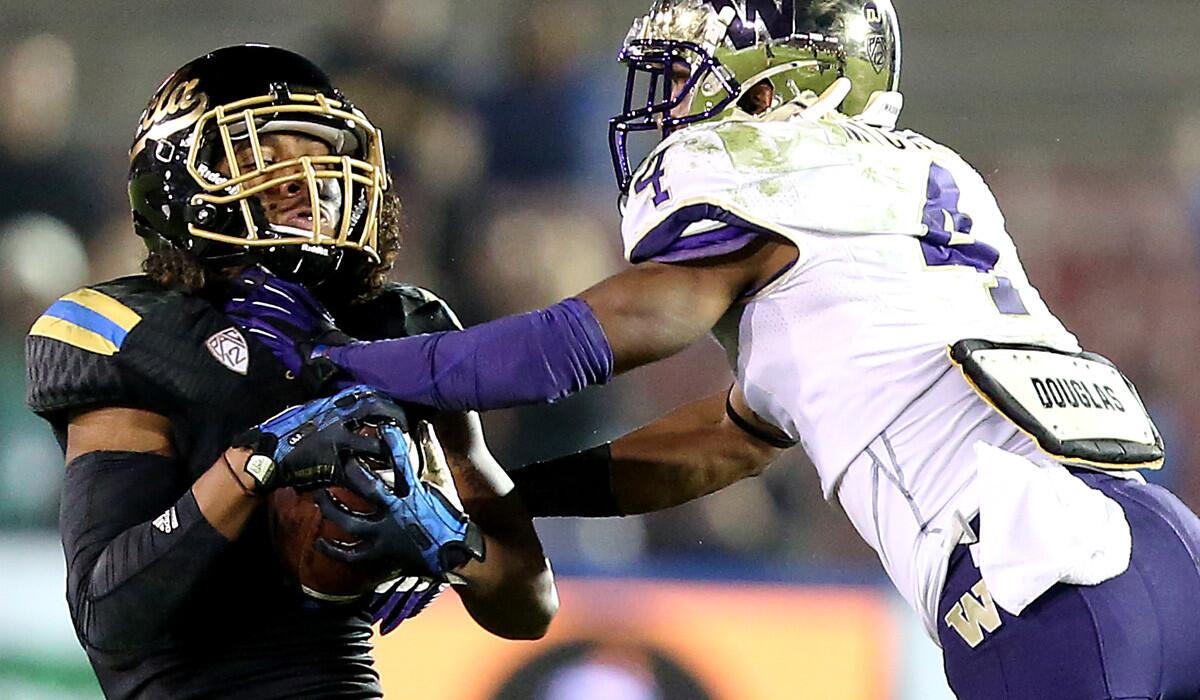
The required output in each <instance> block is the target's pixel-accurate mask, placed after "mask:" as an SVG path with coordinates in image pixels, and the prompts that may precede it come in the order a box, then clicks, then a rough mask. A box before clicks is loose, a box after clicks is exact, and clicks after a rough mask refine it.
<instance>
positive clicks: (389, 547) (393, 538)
mask: <svg viewBox="0 0 1200 700" xmlns="http://www.w3.org/2000/svg"><path fill="white" fill-rule="evenodd" d="M379 435H380V437H382V438H383V441H384V442H385V443H386V444H387V446H388V448H389V449H390V452H391V455H390V459H391V462H392V464H393V474H394V482H393V486H392V487H389V486H388V485H387V484H386V483H385V482H384V480H383V479H382V478H381V477H380V476H379V475H378V474H376V473H375V472H373V471H371V470H370V469H367V468H366V467H364V466H363V465H362V463H361V462H360V461H359V460H357V459H353V458H351V459H348V460H346V462H345V463H344V466H343V473H342V475H341V485H342V486H345V487H346V488H349V489H350V490H351V491H354V492H355V493H357V494H359V495H360V496H362V497H363V498H366V499H367V500H369V501H371V502H372V503H373V504H374V505H375V508H376V510H375V511H374V512H373V513H369V514H364V513H359V512H355V511H352V510H350V509H348V508H346V507H345V506H343V505H342V504H341V503H340V502H338V501H337V500H335V499H334V498H333V497H331V496H330V495H329V492H328V491H320V492H318V493H317V495H316V501H317V505H318V506H319V507H320V508H321V513H322V514H323V515H324V516H325V518H326V519H327V520H329V521H330V522H332V523H333V524H334V525H337V526H338V527H340V528H342V529H343V530H345V531H346V532H347V533H349V534H350V535H351V536H352V537H354V538H356V541H355V542H354V543H352V544H347V543H342V542H335V541H332V540H327V539H319V540H317V547H318V549H320V550H321V551H322V552H323V553H324V554H326V555H327V556H329V557H332V558H334V559H340V560H341V561H345V562H348V563H351V564H356V563H359V562H373V563H379V564H382V565H385V566H389V567H392V568H393V569H394V570H395V571H397V572H403V573H404V574H406V575H409V576H411V575H420V576H426V577H429V578H432V579H435V580H437V581H448V582H451V583H461V582H462V579H460V578H458V577H457V576H456V575H455V574H454V573H453V569H455V568H457V567H459V566H461V565H463V564H465V563H467V561H469V560H471V559H478V560H480V561H482V560H483V558H484V544H483V533H482V532H480V531H479V528H478V527H477V526H476V525H475V523H473V522H471V521H470V519H469V518H468V517H467V515H466V514H465V513H464V512H463V511H462V510H461V509H460V508H459V507H458V506H456V505H455V504H454V503H452V502H451V501H450V499H449V498H447V497H446V495H445V494H443V493H442V492H441V490H440V489H438V488H437V487H436V486H434V485H432V484H430V483H428V482H426V481H424V480H422V479H421V478H420V476H419V474H418V473H417V465H415V464H414V463H413V462H414V458H413V457H412V456H411V455H410V450H409V445H410V443H409V440H408V436H407V435H406V434H405V432H404V431H403V430H402V429H401V428H399V427H397V426H394V425H381V426H380V427H379ZM414 452H415V450H414Z"/></svg>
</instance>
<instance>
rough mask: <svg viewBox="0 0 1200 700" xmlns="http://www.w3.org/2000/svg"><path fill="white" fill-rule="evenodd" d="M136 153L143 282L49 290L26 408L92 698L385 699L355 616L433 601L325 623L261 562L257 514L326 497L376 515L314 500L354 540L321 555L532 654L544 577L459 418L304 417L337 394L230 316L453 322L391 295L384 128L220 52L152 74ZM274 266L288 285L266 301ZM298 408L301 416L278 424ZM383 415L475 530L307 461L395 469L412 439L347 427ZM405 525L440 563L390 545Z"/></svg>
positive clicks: (348, 400) (516, 512)
mask: <svg viewBox="0 0 1200 700" xmlns="http://www.w3.org/2000/svg"><path fill="white" fill-rule="evenodd" d="M130 158H131V160H130V181H129V192H130V198H131V203H132V207H133V217H134V228H135V230H136V232H137V233H138V234H139V235H140V236H142V237H143V238H144V239H145V242H146V244H147V246H148V248H149V251H150V252H149V256H148V258H147V260H146V263H145V266H144V267H145V271H146V274H145V275H138V276H133V277H126V278H122V279H117V280H112V281H110V282H105V283H103V284H98V285H94V286H91V287H88V288H84V289H80V290H78V291H75V292H72V293H70V294H67V295H66V296H64V297H62V298H61V299H60V300H59V301H57V302H56V303H55V304H54V305H52V306H51V307H50V308H49V309H48V310H47V311H46V312H45V313H44V314H43V315H42V317H41V318H39V319H38V321H37V322H36V323H35V324H34V326H33V328H32V329H31V331H30V334H29V337H28V339H27V346H26V347H27V365H28V375H29V396H28V399H29V404H30V406H31V407H32V408H33V410H34V411H35V412H37V413H38V414H39V415H41V416H42V417H44V418H45V419H46V420H47V421H48V422H49V423H50V424H51V426H52V428H53V430H54V432H55V435H56V437H57V438H58V440H59V442H60V444H61V445H62V447H63V450H64V453H65V458H66V462H67V469H66V476H65V484H64V487H63V488H64V491H63V497H62V509H61V528H62V535H63V545H64V549H65V553H66V558H67V568H68V585H67V597H68V604H69V606H70V610H71V615H72V619H73V620H74V623H75V628H76V632H77V634H78V636H79V639H80V642H81V643H82V645H83V647H84V649H85V650H86V651H87V654H88V657H89V659H90V661H91V663H92V666H93V668H94V669H95V671H96V674H97V676H98V678H99V680H100V684H101V687H102V688H103V690H104V692H105V694H106V695H107V696H109V697H114V698H132V697H156V698H157V697H171V698H190V697H223V698H231V697H246V698H269V697H279V698H283V697H287V698H294V697H342V698H360V697H379V696H380V694H381V691H380V687H379V681H378V675H377V673H376V672H375V671H374V669H373V668H372V661H371V657H370V651H371V645H370V636H371V629H370V625H371V623H372V617H373V615H372V613H373V612H374V613H375V618H376V619H379V617H380V615H386V616H387V619H386V620H384V622H385V625H386V626H387V627H388V628H389V629H390V627H392V626H394V625H395V624H396V622H398V620H400V619H402V618H403V617H405V616H408V615H411V614H413V613H414V611H416V610H419V609H420V607H422V605H423V603H425V602H427V600H428V597H429V595H428V594H425V595H423V596H419V597H416V598H414V596H413V595H412V591H411V590H410V591H409V592H408V593H404V592H400V591H397V592H395V593H394V594H393V595H391V596H390V597H386V598H384V599H382V600H379V599H377V600H367V599H365V598H364V599H362V600H360V601H357V602H353V603H349V604H342V605H331V604H328V603H320V604H318V603H316V602H314V601H313V600H312V599H310V598H307V597H305V596H304V595H303V594H302V593H301V592H300V588H299V587H298V586H297V585H296V584H295V582H294V581H292V580H291V579H290V577H289V575H288V574H287V573H286V572H285V569H284V567H283V566H282V565H281V564H280V563H279V562H278V560H277V558H276V557H275V556H274V554H273V552H272V550H271V548H272V544H271V539H270V534H269V532H268V519H267V513H266V512H265V511H266V510H267V508H266V507H264V505H263V503H264V500H265V498H264V496H265V495H266V494H267V493H268V492H269V491H270V490H272V489H274V488H277V487H281V486H308V487H312V486H319V485H322V484H327V483H330V481H331V480H333V479H335V478H340V479H342V480H343V481H342V483H344V484H345V485H346V486H347V487H348V488H352V489H355V490H358V491H359V492H360V493H362V494H363V495H364V496H367V497H370V498H372V499H374V500H375V501H376V502H377V503H379V504H380V505H381V506H384V508H385V510H383V515H380V516H377V517H374V518H371V519H362V518H359V519H357V520H355V519H353V518H352V517H351V516H350V515H349V514H347V513H345V512H343V511H342V510H341V508H340V507H339V506H338V504H337V503H336V502H333V501H332V499H329V498H328V497H324V498H322V496H321V495H318V498H317V500H318V502H319V503H320V505H321V508H322V510H323V511H324V512H325V513H327V515H328V517H331V518H333V519H335V521H337V520H340V522H341V523H342V524H344V525H345V526H346V529H349V530H351V532H352V533H353V534H354V535H356V536H358V537H359V539H360V544H359V546H358V547H356V548H354V549H353V550H346V549H345V548H344V547H342V546H341V545H339V544H338V543H332V542H323V543H322V546H323V547H324V548H326V549H329V550H334V549H337V550H339V551H340V552H341V553H342V555H343V556H344V557H351V558H354V559H355V560H356V561H364V562H373V563H375V564H380V563H381V562H382V563H383V564H390V565H392V566H393V567H395V566H398V565H401V564H403V565H405V566H415V569H413V568H406V569H404V571H405V572H406V573H409V572H411V573H420V574H425V575H428V576H430V577H433V578H440V579H442V580H449V581H453V582H454V583H456V584H460V585H456V586H455V588H456V590H457V591H458V593H459V595H460V597H461V598H462V600H463V602H464V604H465V606H466V608H467V609H468V611H469V612H470V613H471V614H472V615H473V616H474V618H475V619H476V620H477V621H478V622H479V624H480V625H482V626H483V627H484V628H486V629H488V630H489V631H491V632H493V633H495V634H498V635H501V636H505V637H511V638H537V637H540V636H541V635H542V634H544V632H545V630H546V627H547V625H548V624H549V621H550V619H551V617H552V616H553V614H554V612H555V610H556V608H557V595H556V592H555V588H554V583H553V578H552V575H551V573H550V570H549V567H548V563H547V562H546V560H545V557H544V556H543V554H542V550H541V546H540V543H539V542H538V539H537V536H536V533H535V532H534V531H533V528H532V526H531V524H530V521H529V517H528V515H527V514H526V513H525V511H524V508H523V506H522V505H521V503H520V500H519V499H518V498H516V496H515V494H513V493H511V491H512V483H511V481H509V479H508V478H507V477H506V476H505V475H504V473H503V471H502V470H500V469H499V467H498V466H497V465H496V463H495V462H494V460H493V459H492V458H491V456H490V455H489V453H488V451H487V448H486V446H485V445H484V443H483V440H482V437H481V434H480V429H479V423H478V420H477V418H476V417H474V416H473V415H472V414H465V413H442V414H437V415H434V414H426V415H423V416H417V415H413V414H411V413H409V412H406V411H404V410H403V409H399V408H397V407H395V406H394V405H393V404H391V403H390V402H389V401H386V400H380V399H379V398H378V397H374V396H373V395H371V394H370V392H363V391H360V390H358V389H355V388H350V389H346V387H341V388H342V389H344V391H342V392H341V393H340V394H338V395H337V398H336V399H335V400H325V401H320V400H319V398H320V397H321V396H323V395H329V394H332V393H334V390H335V389H336V388H337V387H334V388H325V389H322V388H320V385H321V382H320V381H319V379H320V378H319V377H317V378H315V379H314V378H313V377H311V376H308V375H307V374H306V373H305V372H303V371H302V369H303V368H302V366H301V363H299V362H298V361H297V362H290V361H288V360H287V359H286V358H284V359H282V360H281V359H279V358H277V357H276V354H275V353H273V352H272V350H271V348H270V344H271V343H272V342H274V341H275V339H274V338H272V336H271V334H270V331H269V330H264V329H263V328H256V327H254V325H253V324H247V325H245V326H239V325H238V324H237V323H234V322H232V321H231V319H230V318H229V317H228V316H226V315H224V314H223V312H222V309H223V307H224V305H226V304H227V303H229V300H230V299H231V298H233V297H234V296H236V295H239V294H244V293H245V292H246V290H247V289H253V290H254V291H256V292H260V293H266V294H275V295H282V296H279V297H278V298H287V297H289V290H292V292H293V293H294V292H295V290H297V289H307V290H311V291H312V292H314V293H315V294H316V295H317V296H318V297H319V298H320V299H321V300H322V302H323V303H324V304H325V305H326V306H327V307H328V308H329V309H330V310H331V311H332V314H333V315H332V317H326V316H324V314H323V313H322V314H321V315H320V320H318V321H317V322H318V323H321V324H326V325H327V326H328V327H332V325H333V324H334V323H336V324H337V326H339V327H340V328H342V329H344V330H345V331H346V332H348V333H353V334H354V335H355V336H356V337H362V338H393V337H399V336H404V335H409V334H415V333H422V332H427V331H435V330H446V329H451V328H455V327H457V322H456V320H455V318H454V316H453V314H452V313H451V312H450V310H449V308H448V307H447V306H446V305H445V303H444V302H442V301H441V300H440V299H438V298H437V297H436V296H434V295H433V294H431V293H429V292H427V291H425V290H423V289H419V288H416V287H413V286H407V285H398V284H393V283H388V282H386V281H385V280H386V276H387V274H388V271H389V270H390V268H391V265H392V262H393V260H394V258H395V256H396V254H397V249H398V231H397V212H398V208H399V204H398V200H397V198H396V197H395V195H394V194H392V193H390V192H389V191H388V187H389V179H388V175H387V172H386V170H385V165H384V158H383V152H382V142H381V137H380V134H379V132H378V130H377V129H376V128H375V127H374V126H373V125H372V124H371V123H370V122H369V121H368V120H367V118H366V117H365V116H364V115H363V113H362V112H361V111H360V110H358V109H357V108H356V107H354V106H353V105H352V104H351V103H350V102H349V101H348V100H347V99H346V97H345V96H344V95H342V94H341V93H340V92H339V91H337V90H336V89H334V88H333V86H332V85H331V84H330V81H329V80H328V78H327V77H326V76H325V75H324V74H323V73H322V72H321V71H320V69H318V68H317V67H316V66H314V65H313V64H312V63H310V62H309V61H307V60H306V59H304V58H302V57H300V56H298V55H296V54H294V53H291V52H288V51H284V50H282V49H278V48H274V47H269V46H261V45H245V46H235V47H228V48H224V49H220V50H217V51H214V52H212V53H210V54H207V55H205V56H203V57H200V58H198V59H196V60H194V61H192V62H190V63H188V64H187V65H185V66H184V67H182V68H180V69H179V70H178V71H176V72H175V73H173V74H172V75H171V76H170V77H168V78H167V80H166V81H165V82H164V83H163V84H162V85H161V86H160V87H159V89H158V91H157V92H156V93H155V95H154V97H153V98H152V100H151V102H150V104H149V106H148V107H147V108H146V111H145V112H144V113H143V115H142V118H141V121H140V124H139V125H138V129H137V135H136V139H135V141H134V143H133V146H132V149H131V151H130ZM266 269H270V270H271V271H273V272H276V273H278V274H279V275H282V276H283V277H285V278H286V279H282V280H276V281H274V282H272V283H270V284H267V285H263V284H261V283H262V282H263V280H264V279H266V277H265V270H266ZM256 285H257V286H256ZM268 307H269V304H267V305H265V306H263V307H260V308H261V309H266V310H268V311H269V309H268ZM314 401H315V403H314ZM305 402H309V403H307V404H306V403H305ZM294 405H303V406H302V408H299V409H295V410H292V411H288V412H285V413H282V414H280V411H281V409H284V408H286V407H288V406H294ZM379 413H385V414H388V415H391V416H392V418H391V419H389V420H392V421H393V423H394V424H396V425H402V426H406V427H407V428H408V429H409V432H408V435H409V436H412V439H413V440H424V444H423V445H422V448H424V449H435V450H436V449H440V448H437V447H436V445H435V443H436V441H437V439H435V438H433V437H432V434H433V430H431V429H430V428H429V426H430V425H431V426H432V427H433V428H434V429H436V434H437V436H438V438H440V443H441V444H442V445H443V446H444V447H445V451H446V457H447V459H448V461H449V464H450V466H451V469H452V471H453V476H454V481H455V482H456V485H457V490H458V494H459V496H460V498H461V502H462V504H463V506H464V507H465V509H466V510H467V511H468V512H469V513H470V523H471V524H472V525H471V527H470V528H468V527H467V520H466V518H465V517H458V516H457V515H456V513H455V509H454V508H453V507H452V505H451V504H450V502H449V501H448V500H447V499H446V498H442V497H439V496H437V495H436V494H433V492H432V491H431V490H430V489H429V488H428V487H427V486H424V485H422V484H420V483H418V484H416V485H412V484H410V486H414V487H415V488H412V489H409V494H408V495H407V496H405V498H412V497H413V492H414V491H415V492H417V496H418V497H419V498H422V499H423V500H422V501H421V503H420V504H419V505H418V507H417V509H416V511H413V510H412V509H409V508H407V506H404V504H403V503H402V502H401V499H400V498H399V495H398V494H395V493H393V492H392V491H391V490H390V489H383V488H379V486H380V484H381V483H382V482H380V481H379V480H378V479H375V478H373V477H371V476H369V474H368V473H367V472H366V471H365V470H362V469H361V468H358V467H356V465H355V463H354V461H353V460H342V461H339V460H340V457H339V458H336V459H335V458H328V457H322V456H320V455H328V454H337V455H344V454H345V453H347V452H350V453H353V452H355V451H358V452H361V451H366V452H372V451H376V452H378V451H381V450H382V451H384V452H386V451H387V449H390V450H391V453H392V454H397V448H398V447H401V448H402V447H403V445H404V444H405V441H406V440H407V439H408V438H407V437H403V436H401V435H400V434H399V433H398V432H396V431H392V432H391V433H388V434H387V435H385V436H384V437H385V438H386V439H384V440H382V441H381V440H379V439H370V438H366V437H364V436H361V435H357V434H355V433H353V432H352V431H351V430H348V428H350V427H352V426H351V424H350V422H349V421H350V420H351V419H355V418H363V417H364V416H368V415H375V414H379ZM276 414H278V415H276ZM273 415H275V417H274V418H271V416H273ZM397 416H398V417H397ZM376 417H378V416H376ZM256 424H257V426H258V427H257V429H256V430H254V431H251V432H246V431H247V429H249V428H251V427H252V426H255V425H256ZM313 425H317V426H322V428H321V429H320V430H313V429H312V426H313ZM389 425H391V424H389ZM297 426H299V428H298V427H297ZM384 433H385V430H384V428H382V427H381V428H380V434H381V435H384ZM384 443H387V445H386V448H385V447H381V446H382V445H383V444H384ZM313 455H318V456H316V457H314V456H313ZM329 462H335V463H336V464H335V466H336V467H337V470H336V471H338V474H334V473H333V471H335V470H330V469H329V468H328V467H327V465H328V463H329ZM314 466H315V467H321V468H318V469H314V468H313V467H314ZM399 490H400V489H397V491H399ZM421 509H425V511H426V512H427V517H428V518H429V519H430V522H432V523H433V525H434V526H435V527H434V529H433V530H427V531H426V533H427V534H429V533H432V534H431V535H430V537H431V538H432V542H430V541H424V542H414V541H412V540H413V537H411V536H409V535H408V534H407V533H409V532H411V530H408V529H407V528H406V526H407V525H412V524H414V521H413V520H412V518H413V517H414V515H413V513H414V512H417V511H421ZM415 517H418V518H419V517H421V516H420V515H419V513H418V515H417V516H415ZM416 524H421V523H419V522H418V523H416ZM439 528H440V529H439ZM472 528H474V530H472ZM480 531H481V532H482V533H483V535H482V541H479V540H478V538H476V537H475V536H474V535H473V532H480ZM450 545H458V548H457V549H453V550H452V549H451V548H450ZM452 551H453V552H457V553H460V554H463V553H465V554H466V556H447V553H449V552H452ZM430 552H432V555H430ZM414 553H416V554H415V555H414ZM439 554H440V555H441V556H438V555H439ZM414 562H416V564H414ZM422 562H423V563H424V565H423V566H422V565H421V564H422ZM401 568H403V567H401ZM425 590H438V586H433V587H430V588H427V589H425Z"/></svg>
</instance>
